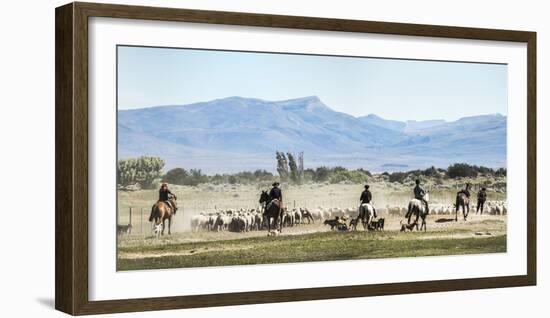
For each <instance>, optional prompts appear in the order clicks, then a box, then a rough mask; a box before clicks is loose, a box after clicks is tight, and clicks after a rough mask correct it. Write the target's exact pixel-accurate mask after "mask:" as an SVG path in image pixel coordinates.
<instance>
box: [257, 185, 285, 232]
mask: <svg viewBox="0 0 550 318" xmlns="http://www.w3.org/2000/svg"><path fill="white" fill-rule="evenodd" d="M269 200H270V197H269V193H267V192H266V191H262V194H261V195H260V200H259V202H260V204H264V205H265V206H264V217H265V221H266V223H267V231H268V232H271V219H273V224H274V226H275V229H278V230H279V232H281V231H282V230H283V209H282V207H281V205H282V204H281V201H279V200H277V199H274V200H272V201H271V202H269ZM268 202H269V203H268Z"/></svg>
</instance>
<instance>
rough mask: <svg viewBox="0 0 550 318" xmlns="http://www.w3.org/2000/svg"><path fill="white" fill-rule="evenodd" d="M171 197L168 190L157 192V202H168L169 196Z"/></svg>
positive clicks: (171, 194)
mask: <svg viewBox="0 0 550 318" xmlns="http://www.w3.org/2000/svg"><path fill="white" fill-rule="evenodd" d="M173 195H174V194H173V193H172V192H170V190H168V189H166V190H165V191H162V190H159V201H168V200H170V196H173Z"/></svg>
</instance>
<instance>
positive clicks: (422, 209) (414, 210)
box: [405, 192, 430, 232]
mask: <svg viewBox="0 0 550 318" xmlns="http://www.w3.org/2000/svg"><path fill="white" fill-rule="evenodd" d="M424 200H426V202H429V201H430V194H429V193H428V192H426V194H425V195H424ZM413 214H414V215H416V220H415V223H416V230H418V218H419V217H420V218H421V219H422V225H421V226H420V230H422V228H424V232H426V216H427V215H428V210H427V209H426V205H425V204H424V202H422V201H421V200H418V199H412V200H411V201H409V208H408V210H407V214H406V215H405V217H406V218H408V220H407V224H411V216H412V215H413Z"/></svg>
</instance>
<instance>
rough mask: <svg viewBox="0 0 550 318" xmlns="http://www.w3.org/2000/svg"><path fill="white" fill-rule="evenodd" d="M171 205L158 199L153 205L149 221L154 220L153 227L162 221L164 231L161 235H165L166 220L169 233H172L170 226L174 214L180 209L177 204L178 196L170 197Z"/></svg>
mask: <svg viewBox="0 0 550 318" xmlns="http://www.w3.org/2000/svg"><path fill="white" fill-rule="evenodd" d="M170 204H171V205H172V207H170V205H168V204H167V203H166V202H164V201H158V202H157V203H155V204H154V205H153V207H152V208H151V216H149V222H153V221H154V223H153V228H154V226H155V225H159V224H161V223H162V232H161V235H164V228H165V222H166V220H168V234H172V233H171V232H170V227H171V225H172V216H174V214H176V211H177V210H178V208H177V205H176V198H175V197H172V198H171V199H170Z"/></svg>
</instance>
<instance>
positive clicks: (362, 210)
mask: <svg viewBox="0 0 550 318" xmlns="http://www.w3.org/2000/svg"><path fill="white" fill-rule="evenodd" d="M373 218H374V207H373V206H372V204H370V203H363V204H361V205H360V206H359V211H358V215H357V221H359V220H361V223H363V228H364V229H365V230H367V231H368V228H369V224H370V223H371V222H372V219H373Z"/></svg>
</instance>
